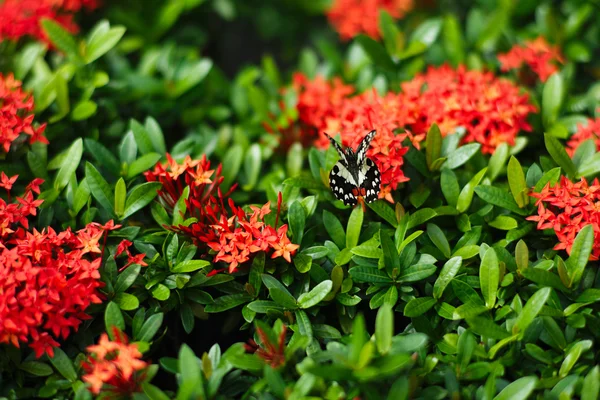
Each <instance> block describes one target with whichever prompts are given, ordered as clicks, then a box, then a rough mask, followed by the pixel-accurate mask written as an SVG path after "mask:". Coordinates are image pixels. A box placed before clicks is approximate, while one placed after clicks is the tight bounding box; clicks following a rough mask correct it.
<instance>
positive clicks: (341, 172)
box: [325, 131, 381, 205]
mask: <svg viewBox="0 0 600 400" xmlns="http://www.w3.org/2000/svg"><path fill="white" fill-rule="evenodd" d="M375 133H376V131H371V132H369V133H368V134H367V136H365V138H364V139H363V140H362V141H361V142H360V144H359V145H358V147H357V149H356V151H354V150H353V149H352V148H349V147H348V148H346V149H342V147H341V146H340V145H339V144H338V143H337V142H336V141H335V140H334V139H333V138H331V137H330V136H329V135H327V134H325V135H326V136H327V137H328V138H329V140H330V141H331V144H332V145H333V146H334V147H335V149H336V150H337V152H338V154H339V155H340V160H339V161H338V162H337V163H336V164H335V165H334V166H333V169H332V170H331V172H330V173H329V186H330V187H331V191H332V192H333V195H334V196H335V197H336V198H337V199H338V200H341V201H342V202H343V203H344V204H345V205H355V204H356V203H357V201H358V199H359V198H363V199H364V200H365V202H367V203H371V202H373V201H375V200H377V199H378V198H379V191H380V188H381V176H380V173H379V168H377V165H376V164H375V163H374V162H373V160H371V159H370V158H368V157H367V150H369V145H370V144H371V140H373V137H374V136H375Z"/></svg>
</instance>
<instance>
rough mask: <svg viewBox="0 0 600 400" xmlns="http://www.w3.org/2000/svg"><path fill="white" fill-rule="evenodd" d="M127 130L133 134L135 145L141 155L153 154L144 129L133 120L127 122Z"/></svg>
mask: <svg viewBox="0 0 600 400" xmlns="http://www.w3.org/2000/svg"><path fill="white" fill-rule="evenodd" d="M129 128H130V129H131V132H132V133H133V137H134V138H135V143H136V144H137V147H138V150H139V151H140V153H141V154H148V153H152V152H154V146H153V144H152V141H151V140H150V136H149V135H148V132H146V128H144V126H143V125H142V124H140V123H139V122H137V121H136V120H135V119H132V120H131V121H130V122H129Z"/></svg>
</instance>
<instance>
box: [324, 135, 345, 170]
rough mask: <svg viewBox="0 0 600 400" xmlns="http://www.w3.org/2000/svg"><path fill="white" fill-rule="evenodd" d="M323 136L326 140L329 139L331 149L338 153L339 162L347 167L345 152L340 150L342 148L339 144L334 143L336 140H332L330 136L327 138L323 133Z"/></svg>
mask: <svg viewBox="0 0 600 400" xmlns="http://www.w3.org/2000/svg"><path fill="white" fill-rule="evenodd" d="M325 136H327V139H329V141H330V142H331V145H332V146H333V147H335V150H336V151H337V152H338V154H339V156H340V162H341V163H342V164H344V165H345V166H348V159H347V157H346V152H345V151H344V149H342V146H340V144H339V143H338V142H336V140H335V139H334V138H332V137H331V136H329V135H328V134H326V133H325Z"/></svg>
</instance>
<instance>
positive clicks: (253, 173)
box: [244, 143, 262, 190]
mask: <svg viewBox="0 0 600 400" xmlns="http://www.w3.org/2000/svg"><path fill="white" fill-rule="evenodd" d="M261 164H262V152H261V149H260V145H259V144H258V143H254V144H253V145H252V146H250V148H249V149H248V150H247V151H246V157H245V158H244V173H245V175H246V184H245V185H244V190H251V189H252V188H253V187H254V186H255V185H256V182H257V181H258V176H259V175H260V170H261Z"/></svg>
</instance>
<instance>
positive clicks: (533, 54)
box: [498, 36, 564, 82]
mask: <svg viewBox="0 0 600 400" xmlns="http://www.w3.org/2000/svg"><path fill="white" fill-rule="evenodd" d="M498 61H500V65H501V67H500V68H501V69H502V71H510V70H512V69H520V68H521V66H522V65H523V64H525V65H527V66H528V67H529V69H530V70H531V71H533V72H534V73H535V74H536V75H537V76H538V77H539V78H540V80H541V81H542V82H546V80H547V79H548V78H549V77H550V75H552V74H553V73H555V72H556V71H558V68H557V66H556V65H557V64H559V63H560V64H562V63H563V62H564V60H563V57H562V55H561V53H560V50H559V49H558V47H556V46H552V45H550V44H549V43H548V42H546V39H544V38H543V37H542V36H539V37H538V38H536V39H534V40H528V41H526V42H525V44H524V45H514V46H513V47H512V48H511V49H510V50H509V51H508V53H504V54H498Z"/></svg>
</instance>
